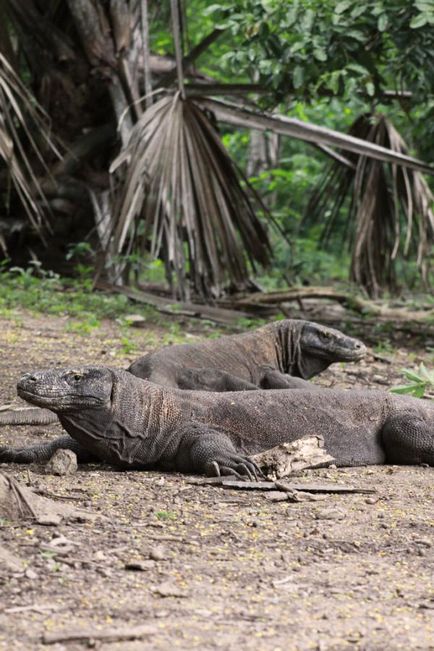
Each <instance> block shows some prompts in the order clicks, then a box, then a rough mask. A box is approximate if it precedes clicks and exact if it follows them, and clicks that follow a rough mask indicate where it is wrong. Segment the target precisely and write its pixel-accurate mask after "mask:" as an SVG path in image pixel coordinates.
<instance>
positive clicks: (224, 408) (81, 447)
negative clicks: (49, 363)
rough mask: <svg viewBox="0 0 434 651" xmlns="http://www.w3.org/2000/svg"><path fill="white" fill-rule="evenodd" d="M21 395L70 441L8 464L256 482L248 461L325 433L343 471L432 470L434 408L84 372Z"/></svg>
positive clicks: (16, 454)
mask: <svg viewBox="0 0 434 651" xmlns="http://www.w3.org/2000/svg"><path fill="white" fill-rule="evenodd" d="M18 394H19V395H20V396H21V397H22V398H24V399H25V400H27V401H28V402H31V403H32V404H35V405H38V406H41V407H47V408H48V409H51V410H52V411H54V412H55V413H56V414H57V415H58V417H59V420H60V422H61V423H62V425H63V427H64V428H65V429H66V431H67V432H68V433H69V434H70V436H71V437H72V438H70V437H67V436H64V437H61V438H59V439H57V440H55V441H53V442H51V443H47V444H42V445H36V446H33V447H30V448H27V449H15V450H14V449H13V448H8V447H6V448H5V447H3V448H0V461H3V462H8V461H10V462H22V463H28V462H32V461H42V460H45V459H48V458H49V457H50V456H51V454H52V453H53V452H54V451H55V450H56V449H58V448H70V449H74V450H75V451H76V452H78V453H79V456H80V459H79V460H82V461H85V460H89V459H90V458H92V456H93V457H94V458H97V459H99V460H101V461H106V462H108V463H111V464H114V465H116V466H120V467H122V468H137V469H150V468H155V467H158V468H161V469H164V470H176V471H179V472H196V473H206V474H208V475H219V474H238V475H246V476H247V477H249V478H253V477H254V476H256V473H257V468H256V466H255V464H254V463H253V462H252V461H251V460H250V459H249V455H252V454H255V453H258V452H261V451H263V450H266V449H268V448H272V447H274V446H276V445H278V444H280V443H283V442H285V441H293V440H296V439H299V438H301V437H303V436H311V435H315V434H318V433H321V434H322V435H323V437H324V443H325V448H326V450H327V452H328V453H329V454H331V455H333V457H334V458H335V459H336V464H337V465H339V466H360V465H372V464H382V463H386V462H389V463H404V464H416V463H422V462H423V463H427V464H430V465H434V404H433V403H430V402H426V401H424V400H418V399H416V398H410V397H407V396H397V395H392V394H389V393H386V392H382V391H377V390H372V391H370V390H354V391H338V390H333V389H329V390H328V391H311V390H304V389H300V390H298V391H292V390H289V391H288V390H283V391H279V390H277V391H246V392H237V393H235V392H228V393H211V392H206V391H181V390H179V389H171V388H167V387H162V386H159V385H157V384H153V383H151V382H148V381H147V380H141V379H139V378H136V377H134V376H132V375H131V374H129V373H126V372H125V371H120V370H114V369H109V368H105V367H84V368H78V369H63V370H48V371H40V372H36V373H31V374H30V373H28V374H27V375H24V377H22V378H21V380H20V381H19V382H18ZM73 439H74V440H73Z"/></svg>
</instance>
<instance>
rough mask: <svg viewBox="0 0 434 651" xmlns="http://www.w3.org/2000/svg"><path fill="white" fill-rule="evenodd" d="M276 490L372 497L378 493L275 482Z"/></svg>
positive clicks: (334, 485)
mask: <svg viewBox="0 0 434 651" xmlns="http://www.w3.org/2000/svg"><path fill="white" fill-rule="evenodd" d="M274 486H275V488H276V490H280V491H288V492H290V493H292V492H293V491H298V492H304V493H362V494H367V495H370V494H372V493H376V492H377V491H376V489H375V488H357V487H356V486H346V485H344V484H287V483H285V482H282V481H275V482H274Z"/></svg>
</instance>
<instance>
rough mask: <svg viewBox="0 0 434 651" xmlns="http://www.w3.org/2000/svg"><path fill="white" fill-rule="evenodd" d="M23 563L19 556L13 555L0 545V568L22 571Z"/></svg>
mask: <svg viewBox="0 0 434 651" xmlns="http://www.w3.org/2000/svg"><path fill="white" fill-rule="evenodd" d="M24 565H25V563H24V561H23V560H22V559H21V558H19V556H15V554H13V553H12V552H10V551H9V550H8V549H6V548H5V547H4V546H3V545H1V546H0V569H6V570H7V571H9V572H22V571H23V569H24Z"/></svg>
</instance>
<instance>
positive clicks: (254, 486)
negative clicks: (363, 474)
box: [188, 477, 377, 495]
mask: <svg viewBox="0 0 434 651" xmlns="http://www.w3.org/2000/svg"><path fill="white" fill-rule="evenodd" d="M188 483H189V484H194V485H196V486H221V487H222V488H235V489H239V490H245V491H264V492H265V491H285V492H287V493H295V492H302V493H362V494H367V495H371V494H372V493H376V492H377V491H376V489H375V488H357V487H356V486H347V485H345V484H331V483H329V484H320V483H316V484H287V483H286V482H281V481H269V480H264V481H246V480H243V479H232V478H231V477H198V478H196V477H192V478H191V479H189V480H188Z"/></svg>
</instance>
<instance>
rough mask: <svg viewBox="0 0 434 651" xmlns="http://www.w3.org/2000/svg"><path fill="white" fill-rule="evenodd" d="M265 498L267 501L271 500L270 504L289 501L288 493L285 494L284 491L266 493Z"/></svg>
mask: <svg viewBox="0 0 434 651" xmlns="http://www.w3.org/2000/svg"><path fill="white" fill-rule="evenodd" d="M264 497H265V499H266V500H269V501H270V502H287V501H288V493H285V492H284V491H269V492H268V493H264Z"/></svg>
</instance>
